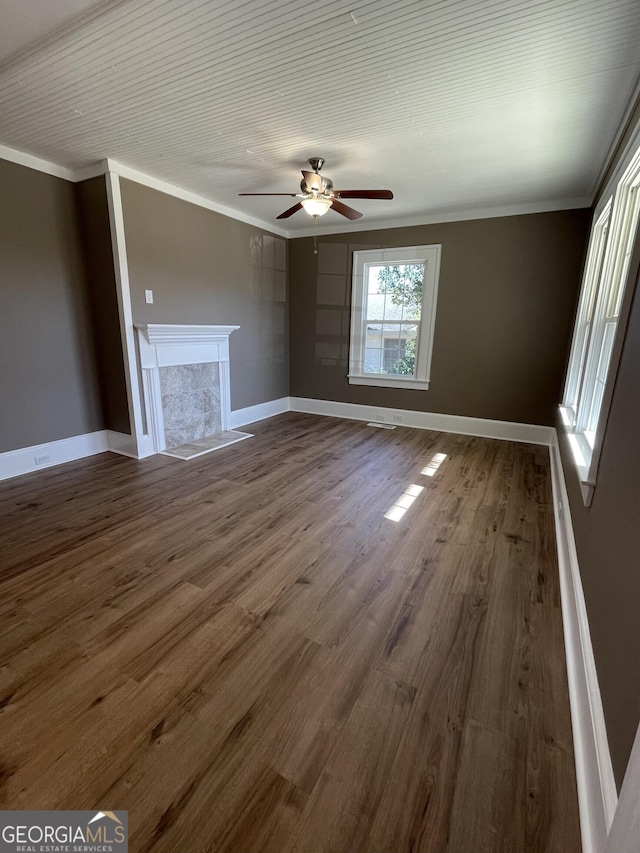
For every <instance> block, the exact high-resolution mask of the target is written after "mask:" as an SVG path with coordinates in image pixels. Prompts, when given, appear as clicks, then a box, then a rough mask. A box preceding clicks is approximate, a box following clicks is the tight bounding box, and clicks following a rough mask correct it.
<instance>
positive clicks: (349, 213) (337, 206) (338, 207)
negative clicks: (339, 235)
mask: <svg viewBox="0 0 640 853" xmlns="http://www.w3.org/2000/svg"><path fill="white" fill-rule="evenodd" d="M331 210H335V212H336V213H341V214H342V215H343V216H346V217H347V219H360V217H361V216H362V214H361V213H360V212H359V211H358V210H354V209H353V208H352V207H349V206H348V205H347V204H343V203H342V202H341V201H340V200H339V199H337V198H334V199H333V204H332V205H331Z"/></svg>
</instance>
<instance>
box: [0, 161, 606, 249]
mask: <svg viewBox="0 0 640 853" xmlns="http://www.w3.org/2000/svg"><path fill="white" fill-rule="evenodd" d="M0 159H3V160H9V161H11V162H13V163H18V164H19V165H21V166H27V167H28V168H30V169H35V170H37V171H39V172H45V173H46V174H48V175H54V176H55V177H57V178H62V179H64V180H65V181H71V182H72V183H79V182H80V181H87V180H89V179H90V178H95V177H97V176H98V175H107V174H109V173H111V174H114V175H118V176H119V177H120V178H125V179H126V180H128V181H133V182H134V183H137V184H142V185H143V186H145V187H149V188H150V189H154V190H157V191H158V192H161V193H165V195H170V196H173V197H174V198H179V199H181V200H182V201H186V202H188V203H189V204H195V205H196V206H197V207H204V208H205V209H206V210H211V211H213V212H214V213H220V214H221V215H222V216H228V217H229V218H230V219H236V220H238V221H239V222H244V223H246V224H247V225H252V226H253V227H254V228H260V229H261V230H263V231H267V232H269V233H270V234H276V235H277V236H279V237H284V238H286V239H289V240H293V239H295V238H297V237H313V236H314V235H316V234H317V235H318V236H319V237H322V236H325V235H329V234H345V233H350V232H358V231H380V230H383V229H385V230H386V229H387V228H408V227H413V226H419V225H438V224H442V223H446V222H463V221H468V220H473V219H495V218H497V217H501V216H522V215H526V214H529V213H549V212H552V211H556V210H575V209H577V208H582V207H591V198H590V197H588V196H584V197H581V198H572V199H553V200H550V201H546V202H532V203H526V204H515V205H502V206H495V207H484V208H466V209H461V210H455V211H442V212H441V213H437V212H434V213H425V214H424V215H420V216H412V217H407V218H405V219H376V220H375V221H371V220H369V221H366V220H365V221H364V222H360V221H359V222H357V223H354V222H345V223H344V224H342V223H340V224H337V225H334V226H329V227H320V228H318V229H317V230H316V228H315V226H314V225H310V226H309V227H308V228H301V229H295V230H286V229H284V228H280V227H278V226H277V225H272V224H270V223H269V222H265V221H264V220H262V219H258V218H257V217H254V216H249V215H247V214H245V213H242V212H240V211H239V210H235V209H234V208H231V207H227V206H226V205H223V204H218V203H217V202H215V201H212V200H211V199H209V198H205V196H201V195H198V194H197V193H194V192H191V191H190V190H186V189H184V188H183V187H179V186H176V185H175V184H170V183H168V182H167V181H163V180H161V179H160V178H155V177H154V176H153V175H148V174H146V173H145V172H140V171H138V170H137V169H133V168H132V167H131V166H127V165H125V164H124V163H120V162H118V161H117V160H112V159H111V158H106V159H104V160H98V161H96V162H95V163H89V164H88V165H86V166H81V167H79V168H77V169H69V168H67V167H65V166H59V165H57V164H56V163H51V162H49V161H48V160H43V159H42V158H40V157H34V156H33V155H32V154H25V153H24V152H22V151H18V150H16V149H14V148H8V147H7V146H4V145H0Z"/></svg>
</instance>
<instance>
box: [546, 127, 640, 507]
mask: <svg viewBox="0 0 640 853" xmlns="http://www.w3.org/2000/svg"><path fill="white" fill-rule="evenodd" d="M636 144H637V143H636ZM625 165H626V168H625ZM625 165H623V166H622V167H619V168H618V169H617V170H616V180H615V184H614V186H612V187H608V188H607V190H608V191H607V192H604V193H603V194H602V200H601V202H600V203H599V204H598V206H597V207H596V210H595V215H594V224H593V226H592V229H591V236H590V239H589V248H588V253H587V262H586V265H585V273H584V276H583V282H582V289H581V293H580V301H579V304H578V312H577V315H576V322H575V326H574V334H573V339H572V344H571V354H570V358H569V366H568V369H567V377H566V382H565V389H564V394H563V399H562V403H561V405H560V415H561V418H562V424H563V426H564V430H565V433H566V434H567V437H568V440H569V444H570V447H571V451H572V454H573V458H574V464H575V467H576V470H577V473H578V478H579V482H580V490H581V492H582V498H583V501H584V503H585V505H586V506H590V504H591V501H592V499H593V494H594V491H595V487H596V481H597V474H598V466H599V463H600V454H601V451H602V443H603V440H604V435H605V431H606V426H607V421H608V419H609V410H610V408H611V401H612V398H613V390H614V385H615V380H616V376H617V372H618V366H619V363H620V356H621V354H622V346H623V343H624V337H625V333H626V328H627V322H628V318H629V311H630V308H631V302H632V299H633V294H634V292H635V286H634V285H635V284H636V281H637V279H638V270H639V269H640V202H639V195H640V147H638V148H636V149H635V151H634V152H633V154H632V155H628V156H627V157H626V163H625ZM621 172H622V174H620V173H621ZM618 176H619V177H618ZM612 183H614V182H613V181H612ZM634 196H635V201H634ZM634 205H635V208H636V217H637V218H636V223H635V228H634V229H633V231H632V230H631V225H632V212H633V208H634ZM607 223H608V233H607V235H606V245H604V250H603V251H604V254H603V256H602V257H601V258H598V255H597V252H598V250H599V249H600V248H601V247H602V243H601V239H602V227H603V225H605V224H607ZM594 276H595V279H594ZM591 286H595V288H596V292H595V301H594V305H593V316H592V322H591V329H590V330H589V332H588V335H589V339H588V340H586V342H585V344H586V347H585V354H584V357H583V358H582V357H581V355H580V352H579V347H580V341H581V339H582V334H581V325H582V324H584V322H585V321H586V320H587V313H588V303H589V297H590V287H591ZM616 289H617V291H618V298H617V299H616V303H617V306H619V310H618V313H617V315H616V314H615V312H614V314H613V315H612V316H611V317H609V315H608V308H609V305H610V303H611V299H612V295H613V294H614V293H615V292H616ZM611 323H615V327H614V331H613V341H612V344H611V348H610V354H609V360H608V365H607V366H606V368H605V370H604V371H602V370H601V358H602V354H603V352H605V349H606V326H607V324H610V325H611ZM599 372H600V374H602V373H604V374H605V377H606V378H605V379H604V383H602V381H600V380H598V373H599ZM598 382H600V387H601V395H600V405H599V409H598V411H597V413H596V414H595V415H594V413H593V407H594V401H595V400H596V395H597V394H598V391H597V385H598Z"/></svg>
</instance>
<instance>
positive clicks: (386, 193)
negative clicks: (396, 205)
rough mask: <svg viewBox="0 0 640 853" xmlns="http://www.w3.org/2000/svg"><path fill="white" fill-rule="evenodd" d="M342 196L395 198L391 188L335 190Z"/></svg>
mask: <svg viewBox="0 0 640 853" xmlns="http://www.w3.org/2000/svg"><path fill="white" fill-rule="evenodd" d="M334 193H335V194H336V195H338V196H340V198H386V199H391V198H393V193H392V192H391V190H334Z"/></svg>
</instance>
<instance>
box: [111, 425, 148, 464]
mask: <svg viewBox="0 0 640 853" xmlns="http://www.w3.org/2000/svg"><path fill="white" fill-rule="evenodd" d="M106 432H107V450H110V451H111V452H112V453H118V454H120V456H129V457H130V458H131V459H140V458H141V457H140V456H139V455H138V449H137V446H136V440H135V438H134V437H133V436H132V435H127V433H125V432H116V431H115V430H112V429H108V430H107V431H106Z"/></svg>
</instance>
